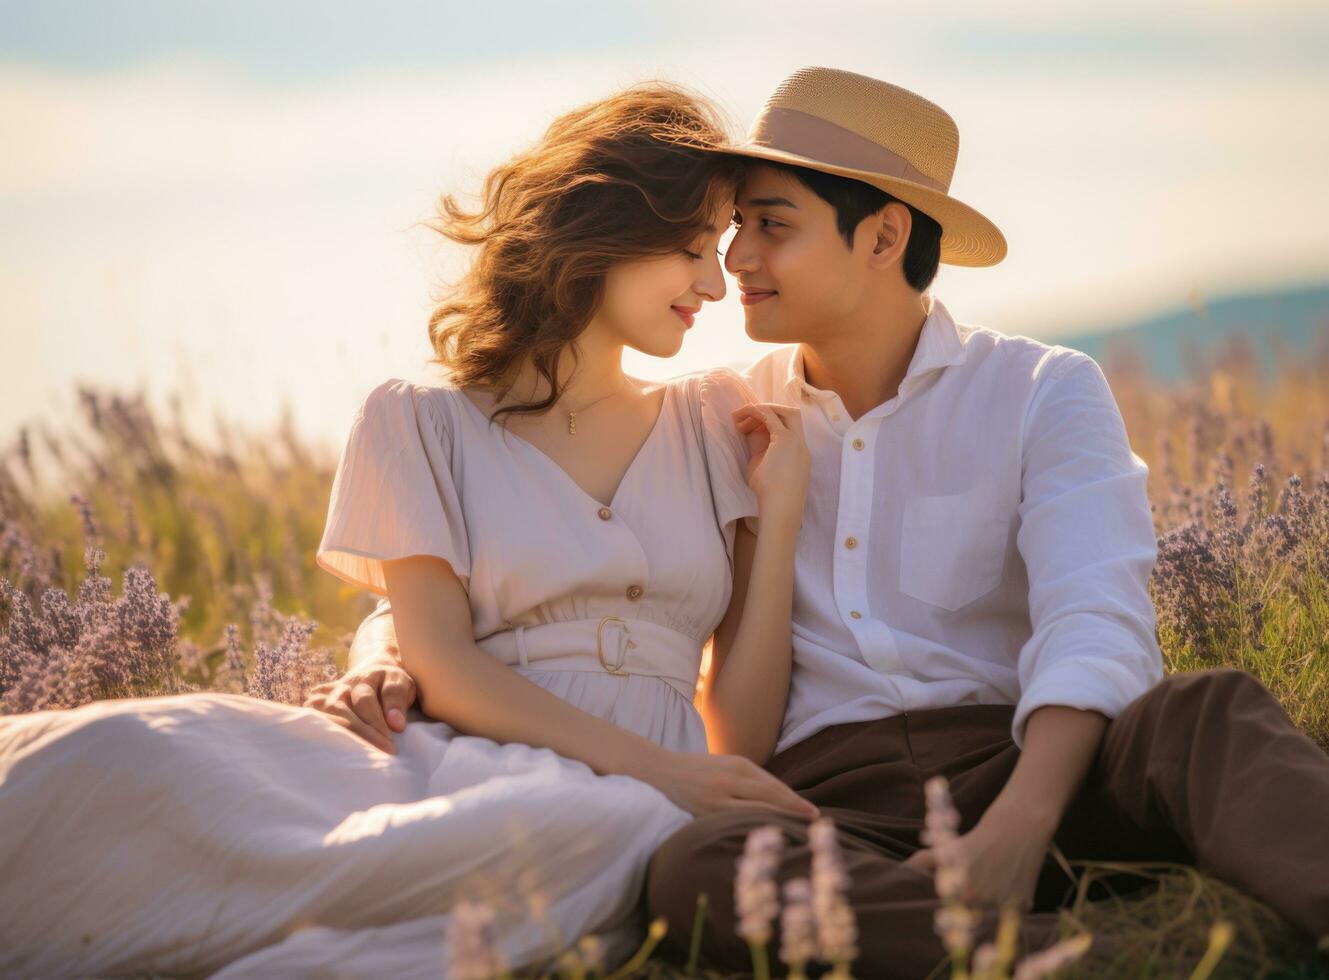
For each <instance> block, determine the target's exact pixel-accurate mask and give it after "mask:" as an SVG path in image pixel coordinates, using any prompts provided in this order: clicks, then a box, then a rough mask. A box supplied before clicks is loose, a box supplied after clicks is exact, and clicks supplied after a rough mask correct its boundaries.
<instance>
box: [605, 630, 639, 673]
mask: <svg viewBox="0 0 1329 980" xmlns="http://www.w3.org/2000/svg"><path fill="white" fill-rule="evenodd" d="M609 623H621V624H622V625H623V633H624V635H625V636H627V638H628V642H627V645H626V646H624V647H623V649H622V656H621V657H620V658H619V659H618V662H617V663H613V664H611V663H609V662H608V661H606V660H605V651H604V628H605V626H607V625H608V624H609ZM636 645H637V644H636V643H635V642H633V640H632V634H631V633H630V632H629V631H628V621H627V620H626V619H623V618H622V617H621V616H606V617H605V618H604V619H602V620H600V625H599V626H597V627H596V629H595V655H596V656H597V657H599V658H600V666H601V667H603V668H604V669H605V670H606V671H607V672H608V673H611V674H617V675H619V676H620V677H626V676H627V671H625V670H624V669H623V665H624V664H625V663H626V662H627V659H628V651H629V650H631V649H632V648H633V647H635V646H636Z"/></svg>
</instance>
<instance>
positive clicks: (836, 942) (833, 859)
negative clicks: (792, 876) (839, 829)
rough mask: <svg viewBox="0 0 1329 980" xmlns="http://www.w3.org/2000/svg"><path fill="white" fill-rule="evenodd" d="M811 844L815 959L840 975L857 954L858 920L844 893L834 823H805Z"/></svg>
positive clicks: (844, 876)
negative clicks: (824, 962) (834, 966)
mask: <svg viewBox="0 0 1329 980" xmlns="http://www.w3.org/2000/svg"><path fill="white" fill-rule="evenodd" d="M808 841H809V843H810V844H811V847H812V914H813V917H814V919H815V920H816V923H817V946H818V958H819V959H822V960H825V961H826V962H828V963H833V964H835V965H836V967H837V970H838V971H839V972H840V973H841V974H843V973H844V972H845V971H847V969H848V967H849V965H850V964H851V963H852V962H853V961H854V959H855V958H856V957H857V956H858V923H857V921H856V920H855V918H854V910H853V907H852V906H851V905H850V904H849V900H848V898H847V897H846V896H845V894H844V893H845V890H846V889H848V887H849V874H848V872H846V871H845V869H844V860H843V858H842V856H841V854H840V845H839V843H838V841H837V840H836V829H835V823H834V821H833V820H831V818H830V817H819V818H817V819H816V820H814V821H813V822H812V823H811V824H810V825H809V826H808Z"/></svg>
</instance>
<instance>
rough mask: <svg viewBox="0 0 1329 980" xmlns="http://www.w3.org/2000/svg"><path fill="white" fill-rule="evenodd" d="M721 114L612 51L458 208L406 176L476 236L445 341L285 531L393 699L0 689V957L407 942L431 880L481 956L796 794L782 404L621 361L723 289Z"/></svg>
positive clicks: (561, 937)
mask: <svg viewBox="0 0 1329 980" xmlns="http://www.w3.org/2000/svg"><path fill="white" fill-rule="evenodd" d="M722 138H723V133H722V131H721V128H720V126H719V124H718V123H717V122H716V121H715V117H714V115H713V113H712V111H711V110H710V109H709V108H708V107H707V106H706V105H705V104H704V103H702V102H700V101H699V100H697V99H695V98H694V97H691V96H689V95H688V94H687V93H685V92H683V91H681V90H679V89H676V88H674V87H671V86H665V85H647V86H640V87H636V88H633V89H630V90H628V91H626V92H623V93H621V94H619V95H617V96H615V97H612V98H609V99H606V100H604V101H601V102H598V103H594V104H592V105H589V106H585V107H583V108H580V109H577V110H575V111H573V112H570V113H568V114H566V115H565V116H563V117H561V118H560V119H558V120H556V121H555V122H554V124H553V125H552V126H551V127H550V128H549V130H548V131H547V132H546V133H545V135H544V138H543V139H542V140H541V141H540V142H539V143H538V144H537V145H536V146H535V147H534V148H532V149H531V150H529V151H528V152H525V153H523V154H520V155H518V156H517V157H515V158H513V159H512V160H511V161H509V162H508V163H506V164H505V165H503V166H501V167H499V168H498V169H497V170H496V171H495V172H494V173H492V174H491V175H490V176H489V179H488V180H487V181H486V184H485V190H484V195H483V206H482V207H481V208H480V210H479V211H478V212H476V213H473V214H472V213H468V212H466V211H464V210H463V209H461V208H460V207H458V206H457V205H456V204H455V203H454V202H453V201H452V200H451V199H450V198H445V199H444V201H443V206H442V217H443V221H442V225H441V228H440V230H441V231H443V233H444V234H446V235H448V236H449V237H450V238H452V239H454V240H456V241H459V242H463V243H468V244H470V245H473V246H475V248H476V254H475V260H474V263H473V265H472V266H471V268H470V271H469V273H468V274H467V276H466V277H465V279H464V280H463V282H462V283H461V284H460V287H459V288H458V289H457V290H456V291H455V293H454V294H453V296H452V297H451V298H450V299H449V300H448V301H447V302H445V303H444V304H443V305H442V306H440V307H439V309H438V310H437V311H436V313H435V315H434V317H433V318H432V320H431V339H432V340H433V342H434V346H435V349H436V352H437V355H438V357H437V360H439V361H440V362H441V363H442V364H443V365H444V366H446V367H447V368H449V369H450V371H451V377H450V379H449V381H448V383H446V384H442V385H438V386H423V385H415V384H411V383H408V382H405V381H402V380H399V379H395V378H394V379H390V380H388V381H385V382H383V383H382V384H380V385H378V386H377V387H375V388H374V389H373V391H371V392H370V394H369V395H368V396H367V398H366V399H365V400H364V403H363V405H362V406H361V408H360V410H359V412H357V414H356V416H355V419H354V421H353V424H352V427H351V432H350V436H349V438H348V441H347V443H346V446H345V449H344V451H343V453H342V456H341V459H340V462H339V466H338V470H337V474H336V477H335V481H334V484H333V490H332V498H331V503H330V506H329V514H328V521H327V525H326V528H325V532H324V535H323V540H322V542H321V544H320V546H319V549H318V555H317V560H318V563H319V564H320V565H321V566H322V567H323V568H325V569H327V570H328V571H330V572H332V573H333V574H335V575H338V576H339V577H341V578H343V579H345V580H347V581H349V582H352V583H355V584H357V585H359V586H362V587H364V588H367V589H369V590H371V591H373V592H376V593H378V594H380V595H386V596H387V597H388V599H389V601H390V602H391V606H392V610H393V616H394V620H395V625H396V631H397V637H398V643H399V646H400V649H401V655H402V660H403V664H404V666H405V667H406V669H407V670H408V671H409V672H410V674H411V675H412V676H413V677H414V678H415V680H416V683H417V686H418V692H419V709H420V710H419V711H418V712H414V713H415V714H416V716H417V719H418V720H417V721H416V722H415V723H414V724H412V725H410V726H408V727H407V729H406V730H405V731H404V732H402V733H401V734H400V736H399V739H398V745H397V747H396V748H397V751H395V752H393V753H387V752H384V751H381V750H380V749H378V748H375V747H374V746H372V745H370V744H368V743H367V742H366V741H364V740H363V739H362V738H360V737H359V736H358V735H356V734H354V733H353V732H351V731H348V730H347V729H346V728H344V727H342V726H341V725H339V724H338V723H337V722H336V721H334V720H333V719H332V718H331V717H330V716H329V715H327V714H324V713H322V712H319V711H317V710H314V709H312V708H308V707H294V706H289V705H281V704H275V703H270V702H264V701H259V700H256V699H252V698H246V697H240V696H237V695H229V694H189V695H178V696H169V697H160V698H147V699H122V700H119V701H103V702H94V703H93V704H90V705H85V706H83V707H81V708H78V709H74V710H72V711H43V712H36V713H34V714H32V715H28V716H18V717H15V718H11V719H4V720H2V721H0V814H3V820H4V824H5V826H4V831H5V833H4V834H3V835H0V840H3V841H4V843H3V844H0V849H3V850H2V851H0V856H2V857H3V859H4V860H3V865H4V867H5V874H4V876H3V880H0V907H4V908H5V909H6V916H5V917H3V921H0V950H2V951H0V972H7V971H10V970H17V971H21V972H27V973H32V974H38V975H51V974H58V973H72V972H77V973H79V974H85V973H92V972H95V973H98V974H102V973H109V972H117V973H119V972H127V971H134V970H157V971H163V972H165V971H171V972H175V971H184V970H213V969H216V968H218V967H221V966H223V965H226V968H225V969H224V970H222V972H221V973H220V974H218V975H220V976H223V977H230V976H242V975H250V976H257V975H261V976H275V975H289V976H304V975H310V974H312V973H314V972H317V971H323V972H327V971H328V970H333V969H335V971H336V972H337V974H338V975H346V976H360V975H371V974H373V975H394V976H415V975H420V976H425V975H431V976H437V975H439V973H441V972H446V965H447V958H448V957H449V956H450V955H455V953H456V950H455V949H454V950H449V948H448V942H447V935H448V930H449V927H450V926H455V925H456V924H457V923H456V919H455V917H454V916H453V914H452V911H451V910H453V908H454V906H456V904H457V903H458V902H459V901H461V900H463V899H469V900H482V901H488V902H490V903H491V905H492V906H493V910H494V912H495V914H496V915H497V921H496V923H495V926H496V934H497V935H498V937H499V943H500V949H501V953H502V954H503V956H504V959H505V960H506V962H507V965H508V966H510V967H513V968H518V967H526V966H529V965H531V964H535V963H538V962H542V961H544V960H545V959H546V958H547V957H548V956H549V955H550V954H552V953H554V952H556V951H557V950H559V949H561V948H563V947H565V946H567V945H569V944H571V943H573V942H574V941H575V940H576V939H577V938H578V937H579V936H581V935H583V934H586V933H590V932H602V933H604V938H605V939H606V940H607V941H608V944H609V956H610V959H611V960H619V959H621V958H622V957H624V956H625V955H626V954H627V952H629V951H630V949H631V947H633V946H635V945H636V943H637V942H638V941H639V940H640V939H641V938H642V929H641V927H642V923H641V922H640V921H639V919H638V918H637V915H638V906H637V901H638V897H639V891H640V888H641V885H642V881H643V878H644V874H645V868H646V864H647V861H648V860H649V858H650V855H651V853H652V851H653V850H654V849H655V847H656V845H657V844H659V843H660V842H662V841H663V840H664V839H665V838H666V837H668V836H669V834H670V833H672V832H673V830H675V829H676V828H677V827H678V826H680V825H681V824H682V823H684V822H686V821H687V820H689V819H691V817H692V816H693V815H695V814H698V813H702V812H709V811H711V810H714V809H716V808H720V807H728V806H764V807H769V808H773V809H777V810H783V811H788V812H795V813H798V814H801V815H804V816H806V817H809V818H811V817H813V816H815V815H816V810H815V808H813V807H812V806H811V805H810V804H808V803H806V801H803V800H802V799H801V798H800V797H798V796H797V795H796V794H794V793H793V791H792V790H789V789H788V788H787V787H786V786H784V784H782V783H780V782H779V781H778V780H776V779H775V778H774V777H772V776H770V774H768V773H766V772H765V771H764V770H762V769H761V768H760V766H759V765H758V763H759V762H761V761H764V759H765V758H766V757H767V756H768V755H769V753H770V750H771V748H772V746H773V744H774V741H775V737H776V732H777V730H778V727H779V720H780V713H779V710H778V709H779V707H780V706H781V705H782V704H783V700H784V696H785V693H787V685H788V674H789V669H790V664H789V660H790V642H789V621H790V604H791V593H792V568H793V553H794V546H795V540H796V537H797V532H798V528H799V524H800V521H801V516H802V510H803V498H804V494H805V490H806V484H807V468H808V456H807V450H806V448H805V446H804V445H803V442H802V433H801V429H800V427H799V419H798V417H797V414H796V413H794V412H793V411H792V410H790V409H785V408H782V407H779V406H771V405H756V404H751V403H750V399H749V398H748V395H747V393H746V392H745V389H744V386H743V384H742V382H741V380H740V379H739V378H738V376H737V375H735V374H734V373H733V372H731V371H725V370H719V371H712V372H706V373H697V374H692V375H685V376H682V377H679V378H676V379H674V380H671V381H669V382H667V383H665V384H662V385H652V384H647V383H645V382H643V381H640V380H638V379H635V378H631V377H629V376H627V375H626V374H624V372H623V370H622V364H621V356H622V353H623V350H624V348H625V347H632V348H634V349H636V350H640V351H643V352H645V353H648V354H653V355H656V356H665V357H667V356H670V355H673V354H674V353H676V352H677V351H678V349H679V346H680V344H681V341H682V337H683V334H684V332H685V331H686V330H687V329H689V328H690V327H691V324H692V318H693V315H694V314H695V313H696V312H697V310H699V309H700V307H701V306H702V304H703V303H704V302H706V301H708V300H718V299H720V298H721V297H722V296H723V294H724V290H725V286H724V279H723V273H722V271H721V269H720V264H719V261H718V259H717V257H716V245H717V244H718V242H719V239H720V236H721V234H722V232H723V230H724V228H725V227H726V225H727V224H728V218H729V215H730V213H731V206H732V194H733V185H734V181H735V176H736V174H735V172H734V171H733V170H732V169H730V168H731V167H732V166H733V164H732V163H730V162H728V161H727V159H726V158H725V157H724V156H723V155H718V154H710V153H706V152H705V151H704V150H703V149H702V148H701V147H703V146H705V145H714V144H715V143H717V142H718V141H720V140H721V139H722ZM757 517H759V521H758V522H757V526H758V528H759V531H760V533H759V534H758V535H756V536H755V537H754V535H753V534H752V532H751V531H750V530H748V528H747V527H746V526H744V524H743V522H744V519H745V518H757ZM713 633H714V635H715V646H714V659H713V664H712V671H711V675H710V678H709V680H708V684H707V688H706V692H705V695H704V697H703V698H702V699H701V704H702V707H703V710H704V711H705V720H706V724H705V725H703V720H702V716H701V715H700V714H699V713H698V711H697V709H696V708H694V706H693V701H692V698H693V694H694V684H695V682H696V680H697V677H698V670H699V665H700V662H701V650H702V646H703V644H704V643H705V642H706V640H707V639H708V638H709V637H711V635H712V634H713ZM727 681H728V683H727ZM745 682H753V683H755V682H760V683H761V684H762V685H763V688H762V692H761V694H762V696H761V697H759V698H754V699H753V701H754V702H757V703H753V704H748V703H744V702H742V701H741V700H740V697H739V696H740V694H741V693H743V692H742V690H741V687H742V684H743V683H745ZM771 694H777V695H778V698H776V697H771V696H770V695H771ZM708 733H709V736H710V748H711V750H712V752H715V753H724V754H710V755H708V754H706V753H707V748H708ZM164 734H168V735H169V737H162V736H163V735H164ZM227 964H229V965H227Z"/></svg>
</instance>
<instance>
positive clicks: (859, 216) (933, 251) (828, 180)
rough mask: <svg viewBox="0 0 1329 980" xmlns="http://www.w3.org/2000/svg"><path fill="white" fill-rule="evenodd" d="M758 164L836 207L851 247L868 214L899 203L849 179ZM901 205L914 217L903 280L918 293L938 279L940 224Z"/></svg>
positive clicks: (789, 166)
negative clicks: (786, 176) (792, 179)
mask: <svg viewBox="0 0 1329 980" xmlns="http://www.w3.org/2000/svg"><path fill="white" fill-rule="evenodd" d="M761 162H762V164H763V165H764V166H768V167H774V168H775V169H777V170H782V171H784V172H786V173H788V174H791V175H792V176H794V177H796V178H797V179H798V180H799V182H800V183H802V184H803V185H804V186H805V187H806V188H807V189H808V190H810V191H812V193H814V194H816V195H817V196H818V197H819V198H821V199H822V200H823V201H825V202H826V203H827V204H829V205H830V206H831V207H833V208H835V226H836V228H838V229H839V231H840V234H841V235H842V236H843V237H844V240H845V242H846V244H848V245H849V246H850V247H852V246H853V244H854V229H855V228H857V227H858V225H859V222H861V221H862V220H863V219H864V218H866V217H867V216H868V215H870V214H876V213H877V212H878V211H880V210H881V209H882V208H884V207H885V206H886V205H888V204H890V203H891V202H892V201H900V199H899V198H898V197H893V196H892V195H890V194H888V193H886V192H885V191H884V190H882V189H881V188H879V187H873V186H872V185H871V184H865V183H863V181H861V180H854V179H853V178H852V177H841V176H840V175H839V174H828V173H824V172H823V171H820V170H809V169H808V168H807V167H798V166H794V165H793V164H788V163H776V162H774V161H770V160H763V161H761ZM900 203H901V204H903V205H904V206H905V207H907V208H908V209H909V214H910V216H911V217H912V218H913V227H912V229H911V230H910V232H909V243H908V244H907V245H906V246H905V249H904V278H905V282H907V283H909V286H910V287H911V288H912V289H914V290H915V291H917V292H920V293H921V292H923V291H924V290H926V289H927V288H928V286H930V285H931V284H932V280H933V279H935V278H936V276H937V266H938V265H939V264H940V263H941V225H939V224H937V221H936V219H935V218H933V217H931V216H930V215H926V214H924V213H923V212H922V211H920V210H918V208H916V207H914V206H913V205H912V204H910V203H908V202H907V201H900Z"/></svg>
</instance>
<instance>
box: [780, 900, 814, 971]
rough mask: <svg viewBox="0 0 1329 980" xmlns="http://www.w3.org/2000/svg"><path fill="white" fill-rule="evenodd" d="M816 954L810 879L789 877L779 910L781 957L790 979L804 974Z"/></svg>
mask: <svg viewBox="0 0 1329 980" xmlns="http://www.w3.org/2000/svg"><path fill="white" fill-rule="evenodd" d="M816 957H817V923H816V920H815V918H814V917H813V914H812V883H811V882H810V881H808V879H807V878H792V879H790V880H789V881H786V882H785V883H784V909H783V910H782V911H781V913H780V960H781V962H783V963H784V964H785V965H786V966H787V967H789V976H790V977H791V978H793V980H797V978H801V977H802V976H803V970H804V968H805V967H806V966H807V964H808V962H809V961H811V960H814V959H816Z"/></svg>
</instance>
